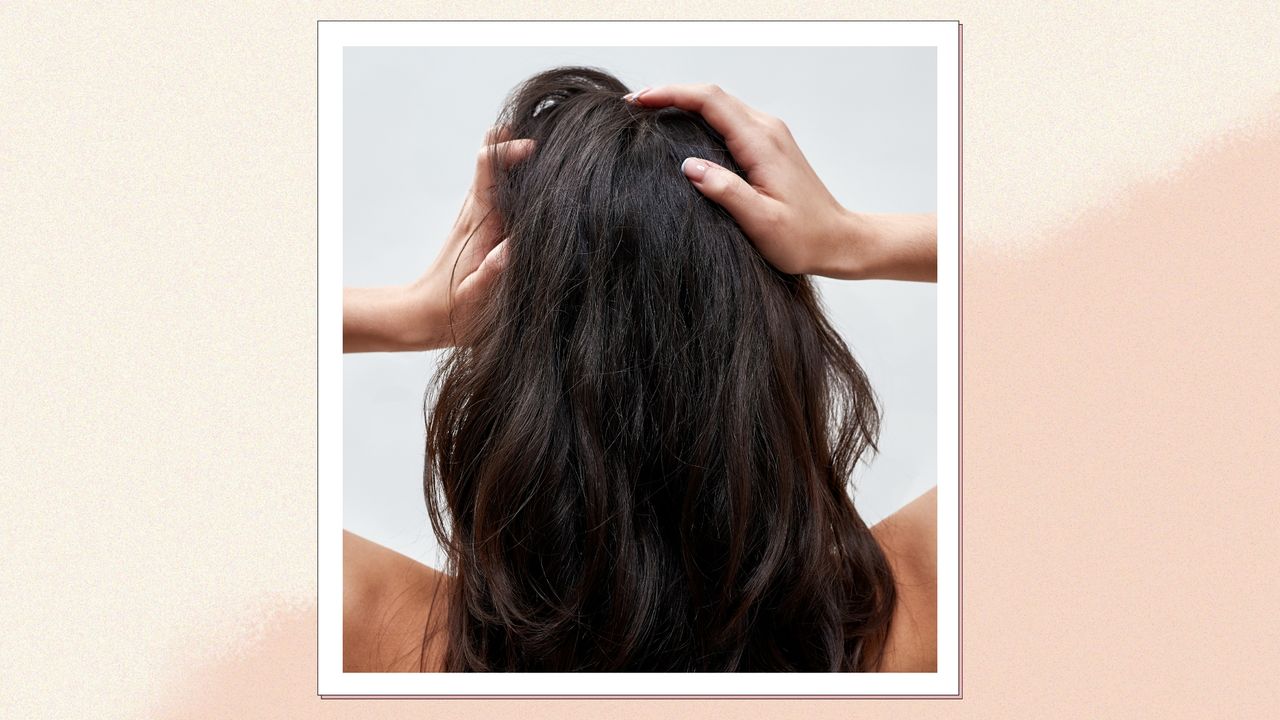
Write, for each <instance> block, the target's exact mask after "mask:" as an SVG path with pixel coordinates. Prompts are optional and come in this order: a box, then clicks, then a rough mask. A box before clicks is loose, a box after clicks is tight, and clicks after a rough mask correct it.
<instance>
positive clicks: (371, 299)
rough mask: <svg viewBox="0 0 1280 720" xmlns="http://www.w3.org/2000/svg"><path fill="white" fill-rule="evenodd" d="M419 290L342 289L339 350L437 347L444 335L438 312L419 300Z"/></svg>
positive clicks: (405, 287)
mask: <svg viewBox="0 0 1280 720" xmlns="http://www.w3.org/2000/svg"><path fill="white" fill-rule="evenodd" d="M420 293H421V288H419V287H418V286H417V285H416V284H414V285H397V286H392V287H376V288H344V289H343V291H342V351H343V352H349V353H354V352H394V351H403V350H430V349H432V348H436V347H440V345H441V338H442V337H444V336H445V335H447V328H445V327H442V323H441V321H440V319H439V317H438V316H439V315H441V314H440V313H435V312H431V311H430V309H429V305H428V304H427V303H424V302H423V301H422V299H421V297H422V296H421V294H420Z"/></svg>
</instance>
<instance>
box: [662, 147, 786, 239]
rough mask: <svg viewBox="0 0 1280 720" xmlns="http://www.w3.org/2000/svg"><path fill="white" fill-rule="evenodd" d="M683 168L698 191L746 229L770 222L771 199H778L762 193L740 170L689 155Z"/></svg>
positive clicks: (682, 170)
mask: <svg viewBox="0 0 1280 720" xmlns="http://www.w3.org/2000/svg"><path fill="white" fill-rule="evenodd" d="M680 171H681V172H683V173H684V176H685V177H687V178H689V181H690V182H692V183H693V186H694V187H696V188H697V189H698V192H700V193H702V194H703V195H704V196H706V197H707V198H710V199H711V200H714V201H715V202H716V204H718V205H719V206H720V207H722V208H724V209H725V210H728V211H729V214H730V215H732V216H733V219H734V220H736V221H738V224H739V225H741V226H742V227H743V229H744V230H745V229H748V228H752V227H761V224H762V223H765V222H767V217H768V209H769V203H771V202H775V201H774V200H773V199H772V198H770V197H767V196H765V195H761V194H760V193H759V192H757V191H756V189H755V188H753V187H751V185H750V183H748V182H747V181H746V180H743V179H742V178H741V177H739V176H738V174H737V173H734V172H732V171H731V170H728V169H726V168H724V167H721V166H720V165H717V164H715V163H713V162H711V161H710V160H703V159H702V158H696V157H691V158H685V161H684V162H683V163H681V164H680Z"/></svg>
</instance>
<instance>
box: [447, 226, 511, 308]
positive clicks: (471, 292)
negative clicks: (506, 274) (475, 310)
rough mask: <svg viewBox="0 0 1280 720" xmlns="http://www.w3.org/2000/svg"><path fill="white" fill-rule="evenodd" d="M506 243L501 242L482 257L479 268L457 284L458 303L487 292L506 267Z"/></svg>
mask: <svg viewBox="0 0 1280 720" xmlns="http://www.w3.org/2000/svg"><path fill="white" fill-rule="evenodd" d="M507 261H508V250H507V241H506V240H503V241H502V242H500V243H498V244H497V245H495V246H494V247H493V249H492V250H490V251H489V254H488V255H485V256H484V260H483V261H481V263H480V266H479V267H477V268H476V269H475V271H474V272H472V273H471V274H470V275H468V276H467V277H465V278H463V280H462V282H461V283H458V292H457V296H458V302H461V303H466V302H470V301H472V300H474V299H476V298H478V297H480V296H481V295H483V294H484V293H486V292H488V290H489V288H490V287H491V286H492V285H493V283H494V281H495V280H496V279H497V278H498V276H499V275H500V274H501V273H502V271H503V270H504V269H505V268H506V267H507Z"/></svg>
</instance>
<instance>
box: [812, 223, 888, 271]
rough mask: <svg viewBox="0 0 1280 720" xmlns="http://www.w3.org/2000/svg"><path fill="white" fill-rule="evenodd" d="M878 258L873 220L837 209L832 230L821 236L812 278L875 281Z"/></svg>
mask: <svg viewBox="0 0 1280 720" xmlns="http://www.w3.org/2000/svg"><path fill="white" fill-rule="evenodd" d="M881 254H882V251H881V243H880V236H879V233H878V232H877V231H876V223H875V219H874V218H873V217H872V216H870V215H867V214H866V213H859V212H854V211H853V210H848V209H846V208H844V207H841V208H840V209H839V211H838V212H837V213H836V221H835V229H834V230H832V231H831V232H829V233H827V234H826V235H825V242H824V243H822V247H821V252H820V253H819V257H818V258H816V259H815V261H814V262H813V263H811V264H812V266H813V268H814V269H813V271H812V274H815V275H824V276H826V277H831V278H837V279H840V280H865V279H867V278H871V277H875V272H876V268H877V267H879V266H880V264H881V262H882V258H881V257H880V255H881Z"/></svg>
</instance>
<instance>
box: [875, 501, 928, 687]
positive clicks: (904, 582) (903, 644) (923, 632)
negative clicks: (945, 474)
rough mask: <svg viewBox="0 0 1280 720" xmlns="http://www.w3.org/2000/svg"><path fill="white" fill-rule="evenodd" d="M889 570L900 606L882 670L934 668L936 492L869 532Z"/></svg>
mask: <svg viewBox="0 0 1280 720" xmlns="http://www.w3.org/2000/svg"><path fill="white" fill-rule="evenodd" d="M871 533H872V535H874V536H875V538H876V541H877V542H878V543H880V547H881V548H883V550H884V552H885V555H886V556H887V557H888V559H889V564H890V566H892V568H893V575H894V582H895V584H896V585H897V589H898V604H897V607H896V608H895V610H894V613H893V624H892V627H891V628H890V631H889V639H888V642H887V644H886V645H885V660H884V668H883V669H884V670H886V671H889V672H935V671H936V670H937V668H938V489H937V488H936V487H934V488H932V489H930V490H929V491H928V492H926V493H925V494H923V495H921V496H920V497H918V498H916V499H915V500H912V501H911V502H910V503H908V504H907V505H906V506H905V507H903V508H902V509H901V510H899V511H897V512H896V513H894V514H892V515H890V516H889V517H887V518H885V519H884V520H882V521H880V522H879V523H877V524H876V526H875V527H873V528H871Z"/></svg>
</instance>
